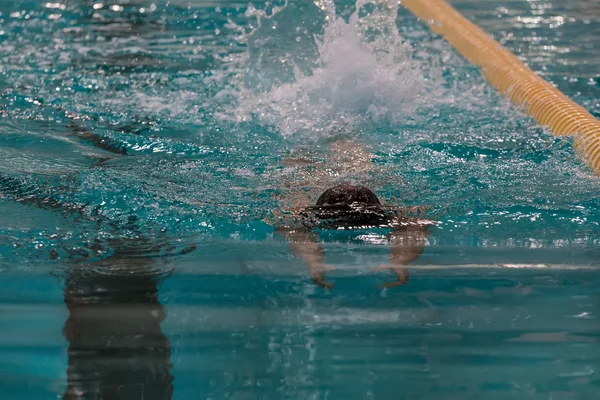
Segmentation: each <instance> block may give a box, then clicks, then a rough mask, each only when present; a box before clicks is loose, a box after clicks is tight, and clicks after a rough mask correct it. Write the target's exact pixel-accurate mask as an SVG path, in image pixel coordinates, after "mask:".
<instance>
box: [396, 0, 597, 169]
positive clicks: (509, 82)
mask: <svg viewBox="0 0 600 400" xmlns="http://www.w3.org/2000/svg"><path fill="white" fill-rule="evenodd" d="M400 4H402V5H403V6H404V7H406V8H407V9H408V10H409V11H410V12H412V13H413V14H414V15H415V16H417V17H418V18H420V19H421V20H423V21H424V22H426V23H427V25H428V26H429V28H430V29H431V30H432V31H433V32H435V33H437V34H439V35H442V36H443V37H444V38H445V39H446V40H447V41H448V42H449V43H450V44H452V46H454V48H456V50H457V51H458V52H459V53H461V54H462V55H463V56H464V57H465V58H466V59H467V60H469V61H470V62H471V63H473V64H475V65H477V66H479V67H480V68H481V72H482V74H483V76H485V78H486V79H487V80H488V82H489V83H490V84H491V85H492V86H494V87H495V88H496V89H497V90H498V91H499V92H501V93H503V94H504V95H506V96H508V97H509V98H510V99H511V101H512V102H513V103H514V104H516V105H518V106H521V107H523V109H524V110H525V112H527V114H529V115H531V116H532V117H533V118H535V119H536V121H537V122H538V123H539V124H541V125H543V126H547V127H548V128H550V130H551V131H552V133H554V135H557V136H558V135H570V136H573V137H574V145H575V149H576V150H577V151H578V152H579V153H580V154H581V156H582V157H583V159H584V160H585V161H586V162H587V164H588V165H589V166H590V168H591V169H592V170H593V171H594V172H595V173H596V174H598V175H600V121H598V120H597V119H596V118H594V116H593V115H592V114H590V113H589V112H588V111H586V110H585V109H584V108H583V107H581V106H580V105H578V104H577V103H575V102H574V101H573V100H571V99H569V98H568V97H567V96H566V95H564V94H563V93H562V92H561V91H560V90H558V89H557V88H555V87H554V86H552V84H550V83H549V82H547V81H546V80H544V79H543V78H541V77H540V76H538V75H537V74H536V73H535V72H533V71H532V70H531V69H529V67H527V66H526V65H525V64H524V63H523V62H522V61H521V60H519V59H518V58H517V57H516V56H515V55H514V54H512V53H511V52H510V51H509V50H507V49H506V48H505V47H503V46H502V45H500V43H498V42H497V41H496V40H494V39H493V38H492V37H491V36H490V35H488V34H487V33H485V32H484V31H483V30H482V29H481V28H479V27H478V26H477V25H475V24H473V23H472V22H470V21H469V20H467V19H466V18H465V17H464V16H463V15H462V14H460V13H459V12H458V11H457V10H456V9H455V8H453V7H452V6H450V4H448V3H447V2H446V1H445V0H400Z"/></svg>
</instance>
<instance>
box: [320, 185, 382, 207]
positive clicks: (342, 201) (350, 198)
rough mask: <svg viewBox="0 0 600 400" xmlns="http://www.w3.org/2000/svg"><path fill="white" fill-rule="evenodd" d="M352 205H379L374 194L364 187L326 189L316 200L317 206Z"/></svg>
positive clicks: (349, 186)
mask: <svg viewBox="0 0 600 400" xmlns="http://www.w3.org/2000/svg"><path fill="white" fill-rule="evenodd" d="M353 203H361V204H366V205H381V202H380V201H379V199H378V198H377V196H376V195H375V193H373V192H372V191H370V190H369V189H367V188H366V187H364V186H352V185H338V186H334V187H332V188H330V189H327V190H326V191H325V192H324V193H323V194H322V195H321V196H320V197H319V199H318V200H317V206H332V205H351V204H353Z"/></svg>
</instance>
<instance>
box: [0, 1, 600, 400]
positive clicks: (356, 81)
mask: <svg viewBox="0 0 600 400" xmlns="http://www.w3.org/2000/svg"><path fill="white" fill-rule="evenodd" d="M451 3H452V4H453V5H454V6H456V7H457V8H458V9H459V10H460V11H461V12H463V13H464V14H465V15H466V16H467V17H468V18H470V19H472V20H473V21H474V22H476V23H477V24H479V25H480V26H482V27H483V28H484V29H485V30H486V31H487V32H489V33H491V34H493V35H494V36H495V38H496V39H497V40H499V41H500V42H501V43H503V44H505V45H506V46H508V47H509V48H510V49H511V50H512V51H513V52H514V53H515V54H517V55H518V56H519V57H521V58H522V59H523V60H524V61H525V62H527V63H528V65H529V66H530V67H531V68H532V69H533V70H535V71H536V72H537V73H539V74H540V75H542V76H543V77H544V78H546V79H548V80H550V81H552V82H553V83H554V84H556V85H557V86H558V87H559V88H560V89H561V90H562V91H563V92H565V93H566V94H567V95H569V96H570V97H571V98H573V99H574V100H575V101H577V102H578V103H580V104H581V105H582V106H583V107H584V108H586V109H587V110H589V111H590V112H591V113H592V114H594V115H595V116H600V100H599V99H600V94H599V90H600V72H599V70H598V64H599V61H600V59H599V56H598V54H597V53H596V52H594V51H593V50H594V49H597V48H598V47H599V46H600V36H598V34H597V33H596V32H597V31H598V26H599V25H600V8H599V7H598V5H597V4H595V3H589V2H585V1H583V0H577V1H573V0H569V1H567V2H558V1H547V0H544V1H533V0H531V1H508V2H503V3H502V6H498V3H497V2H492V1H487V0H486V1H462V0H461V1H452V2H451ZM357 9H358V11H357ZM0 57H1V58H0V60H2V61H0V90H1V92H2V94H1V97H0V115H1V118H0V179H1V182H0V183H1V184H2V189H1V190H0V193H1V194H2V195H1V196H0V271H1V277H2V281H1V283H0V287H1V288H2V290H1V291H0V304H1V306H0V320H1V323H2V327H3V330H2V336H1V337H0V345H1V357H0V371H1V372H2V374H0V379H1V382H0V396H1V398H3V399H4V398H6V399H45V398H57V397H62V396H63V394H65V393H66V394H65V395H64V398H69V399H72V398H73V399H74V398H86V399H87V398H98V399H100V398H103V399H108V398H110V399H113V398H114V399H116V398H119V399H121V398H123V399H142V398H144V399H170V398H174V399H188V398H201V399H204V398H206V399H208V398H212V399H220V398H234V399H240V398H241V399H245V398H301V399H304V398H315V399H317V398H318V399H321V398H323V399H325V398H344V397H347V398H405V399H431V398H440V399H467V398H472V399H480V398H486V399H508V398H510V399H514V398H528V399H530V398H531V399H550V398H552V399H591V398H594V396H595V395H594V393H598V389H599V386H600V381H599V379H598V368H599V366H600V344H599V340H600V329H599V325H598V307H599V306H600V303H599V298H598V295H597V293H598V292H599V286H600V280H599V278H598V276H597V272H596V268H598V266H599V264H598V255H599V251H598V244H599V242H600V236H599V233H600V228H599V223H600V200H599V199H598V198H599V194H600V183H599V181H598V178H597V177H595V176H594V175H593V174H592V172H590V171H589V170H588V168H587V167H586V166H585V165H584V164H583V163H581V162H580V160H579V159H578V157H577V156H576V155H575V154H574V152H573V150H572V147H571V143H570V140H569V139H568V138H554V137H552V136H551V135H550V134H549V133H548V132H547V131H545V130H544V129H543V128H541V127H539V126H538V125H536V124H535V122H534V121H533V120H531V119H530V118H528V117H526V116H524V115H523V114H522V113H521V112H520V111H519V110H516V109H515V108H514V107H512V106H511V105H510V104H509V103H508V101H507V100H506V99H504V98H503V97H500V96H498V95H497V94H496V93H495V92H494V91H493V89H491V88H490V87H489V86H488V85H487V84H486V82H485V80H484V79H483V78H482V77H481V75H480V74H479V72H478V71H477V69H476V68H475V67H473V66H471V65H470V64H468V63H467V62H466V61H465V60H463V59H462V58H461V57H460V56H459V55H458V54H457V53H456V52H455V51H454V50H453V49H452V48H451V47H450V45H448V44H447V43H446V42H445V41H444V40H443V39H441V38H439V37H437V36H436V35H434V34H432V33H431V32H430V31H429V30H428V29H427V28H426V27H425V25H423V24H422V23H421V22H419V21H418V20H416V19H415V18H414V17H413V16H411V15H410V14H409V13H408V12H407V11H406V10H404V9H402V8H401V7H400V8H398V9H396V7H394V6H390V5H389V4H388V5H386V4H384V3H382V2H377V4H373V3H369V2H363V1H358V2H357V3H356V4H355V3H354V2H352V1H340V2H338V1H336V2H335V7H333V5H332V3H330V2H328V1H314V2H310V1H293V2H289V4H285V3H283V2H278V3H274V4H270V3H264V2H253V3H252V5H249V4H248V3H246V2H236V1H214V2H208V1H199V0H192V1H183V0H174V1H170V2H166V1H155V2H152V1H142V0H139V1H133V0H132V1H120V2H100V1H96V2H92V1H85V0H79V1H75V0H71V1H68V2H61V1H56V2H52V1H50V2H43V1H23V0H19V1H13V2H10V3H9V2H1V3H0ZM339 138H342V139H350V138H353V139H355V140H356V141H357V142H360V143H362V144H364V145H365V146H367V147H368V148H369V149H370V151H371V152H372V153H373V154H374V158H373V164H374V165H375V167H376V168H375V171H374V172H368V173H366V172H361V171H358V172H352V173H349V174H346V175H341V176H332V177H331V180H332V182H337V181H350V182H353V183H361V184H364V185H367V186H369V187H372V188H374V189H376V191H377V194H378V195H379V196H380V198H381V199H382V200H384V201H386V202H388V203H392V202H394V201H400V202H401V203H402V204H404V205H409V206H412V205H429V206H432V211H431V215H432V217H434V218H435V219H436V220H437V221H438V224H437V225H436V227H435V228H434V229H433V233H432V235H431V236H429V237H428V246H427V247H426V248H425V251H424V253H423V255H422V256H421V257H420V258H419V259H418V260H417V261H416V262H415V263H414V264H412V266H411V267H410V272H411V278H410V281H409V283H408V284H407V285H404V286H402V287H399V288H393V289H385V290H381V289H378V288H377V285H378V284H380V283H382V282H383V281H385V280H387V279H389V278H390V276H389V274H388V273H387V272H381V273H370V272H369V269H370V268H371V267H372V266H375V265H377V264H378V263H380V262H382V260H384V259H385V258H386V257H387V252H388V249H387V246H386V245H385V240H384V239H383V238H382V236H381V234H380V232H377V231H373V232H363V233H361V234H360V235H355V236H352V237H349V236H348V235H346V234H344V233H340V232H337V233H327V234H323V235H322V239H323V241H324V247H325V250H326V252H327V260H328V263H330V264H332V265H334V266H335V267H336V270H335V271H331V272H329V273H328V277H329V279H330V280H331V281H332V282H334V283H335V288H334V289H333V290H330V291H327V290H324V289H322V288H318V287H316V286H315V285H314V284H313V283H312V282H311V281H310V279H309V278H308V275H307V273H306V268H305V267H304V266H303V265H302V263H301V262H300V261H299V260H297V259H296V258H295V257H294V256H293V255H292V254H291V253H290V251H289V248H288V245H287V243H285V241H284V240H282V238H280V237H279V236H278V235H275V234H274V232H273V227H272V226H270V225H269V224H268V223H266V222H265V219H267V220H268V218H269V216H270V214H271V212H272V210H273V209H278V208H279V207H280V204H281V203H280V201H279V199H280V198H282V197H283V198H285V196H288V195H293V193H294V192H297V191H299V190H303V188H302V187H297V186H294V185H293V184H292V185H291V186H290V185H285V184H284V182H289V181H290V178H291V180H292V182H293V181H294V180H293V179H294V178H297V177H296V176H295V175H294V172H293V171H291V170H290V168H288V167H285V165H284V162H283V160H284V159H285V158H287V157H290V155H291V154H293V153H294V151H306V149H310V156H311V157H312V159H313V160H316V161H320V160H325V159H326V157H327V143H328V142H330V141H331V140H334V139H339ZM28 196H29V197H28ZM16 198H20V199H21V200H22V201H21V202H18V201H15V199H16ZM65 301H66V303H67V305H65Z"/></svg>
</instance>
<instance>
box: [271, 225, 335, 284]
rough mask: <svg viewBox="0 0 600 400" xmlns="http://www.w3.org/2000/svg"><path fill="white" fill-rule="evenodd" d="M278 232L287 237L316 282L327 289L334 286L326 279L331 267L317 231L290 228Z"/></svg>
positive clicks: (293, 251) (293, 250) (295, 253)
mask: <svg viewBox="0 0 600 400" xmlns="http://www.w3.org/2000/svg"><path fill="white" fill-rule="evenodd" d="M277 233H279V234H280V235H282V236H283V237H285V239H286V240H287V241H288V242H289V244H290V248H291V250H292V253H294V255H295V256H296V257H298V258H299V259H300V260H302V261H303V262H304V264H306V266H307V267H308V272H309V274H310V277H311V278H312V280H313V282H314V283H315V284H317V285H319V286H321V287H323V288H326V289H331V288H333V284H332V283H330V282H328V281H327V280H326V279H325V272H326V271H327V270H329V269H331V268H330V267H328V266H327V265H326V264H325V251H324V250H323V247H322V246H321V243H320V242H319V237H318V235H317V234H316V233H314V232H312V231H309V230H289V229H278V230H277Z"/></svg>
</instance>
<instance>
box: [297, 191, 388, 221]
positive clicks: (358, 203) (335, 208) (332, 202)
mask: <svg viewBox="0 0 600 400" xmlns="http://www.w3.org/2000/svg"><path fill="white" fill-rule="evenodd" d="M300 215H301V217H302V224H303V225H304V226H305V227H307V228H311V229H312V228H321V229H340V228H341V229H354V228H360V227H367V226H384V225H388V224H389V222H390V217H391V215H390V214H389V212H387V210H386V209H385V207H383V206H382V205H381V202H380V201H379V199H378V198H377V196H376V195H375V193H373V192H372V191H370V190H369V189H367V188H366V187H364V186H352V185H339V186H334V187H332V188H330V189H327V190H326V191H325V192H324V193H323V194H322V195H321V196H320V197H319V199H318V200H317V204H316V205H315V206H313V207H307V208H305V209H304V210H303V211H302V212H301V213H300Z"/></svg>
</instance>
